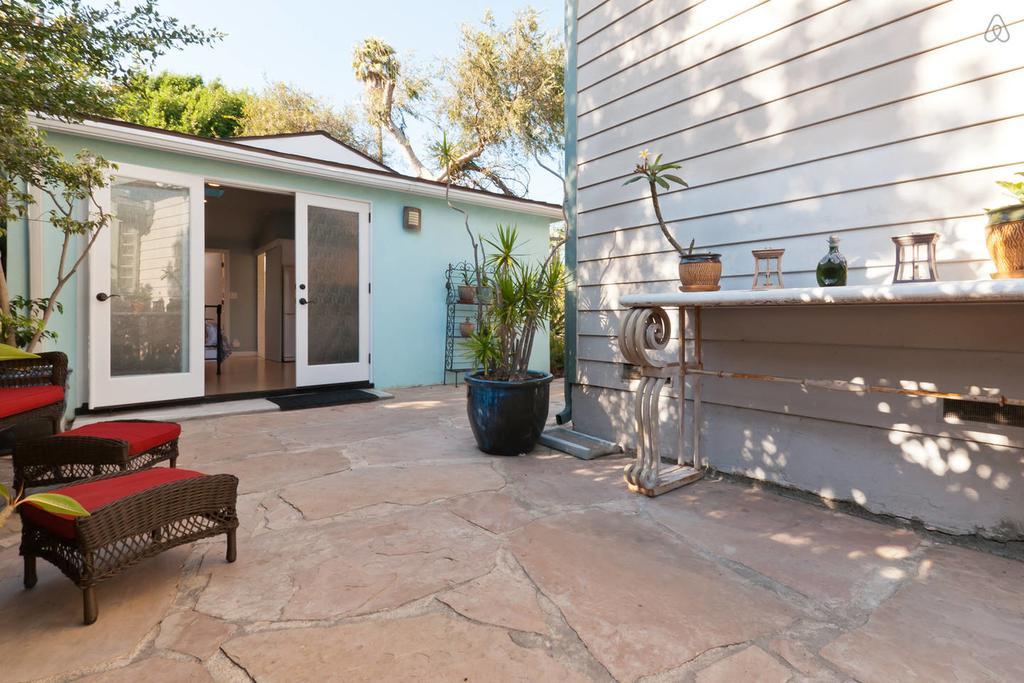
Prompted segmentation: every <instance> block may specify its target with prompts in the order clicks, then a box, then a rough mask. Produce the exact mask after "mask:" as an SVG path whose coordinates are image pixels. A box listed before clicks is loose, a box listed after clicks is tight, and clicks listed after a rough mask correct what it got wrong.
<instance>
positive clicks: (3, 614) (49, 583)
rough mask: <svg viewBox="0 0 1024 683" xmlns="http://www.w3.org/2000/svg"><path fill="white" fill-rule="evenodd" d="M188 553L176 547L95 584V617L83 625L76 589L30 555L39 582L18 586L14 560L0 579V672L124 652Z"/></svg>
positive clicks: (151, 623)
mask: <svg viewBox="0 0 1024 683" xmlns="http://www.w3.org/2000/svg"><path fill="white" fill-rule="evenodd" d="M187 554H188V550H187V549H186V548H176V549H174V550H170V551H168V552H166V553H163V554H162V555H160V556H159V557H156V558H153V559H152V560H151V561H149V562H147V563H146V565H145V570H144V571H128V572H125V573H124V574H121V575H119V576H116V577H114V578H112V579H110V580H109V581H105V582H103V583H101V584H100V585H99V586H97V587H96V595H97V600H98V602H99V616H100V618H99V620H98V621H97V622H96V623H95V624H93V625H92V626H89V627H84V626H82V593H81V591H79V590H78V589H77V588H76V587H75V586H74V584H72V583H71V582H70V581H68V580H67V579H66V578H64V575H63V574H61V573H60V572H59V571H58V570H57V569H56V568H55V567H53V566H52V565H50V564H48V563H46V562H42V561H39V562H37V566H38V574H39V583H37V584H36V586H35V587H34V588H32V589H31V590H24V588H23V587H22V575H21V571H20V569H21V568H20V567H18V570H19V571H17V573H9V574H5V575H4V578H3V580H2V581H0V663H2V664H0V672H2V673H0V678H3V680H5V681H23V680H32V679H36V678H44V677H47V676H55V675H58V674H60V673H62V672H64V671H66V670H68V669H71V670H76V669H84V668H87V667H91V666H96V665H100V664H103V663H106V662H110V661H112V660H117V659H121V658H126V657H129V656H130V655H131V654H132V653H133V652H134V651H135V649H136V648H137V647H139V645H140V644H141V643H142V641H143V639H144V638H145V637H146V635H147V634H148V633H149V632H150V631H151V630H153V629H154V628H155V627H156V626H157V625H158V624H159V623H160V622H161V620H162V619H163V618H164V617H165V615H166V614H167V612H168V610H169V609H170V607H171V604H172V601H173V600H174V596H175V594H176V592H177V588H178V577H179V576H180V573H181V570H182V567H183V566H184V563H185V557H186V556H187Z"/></svg>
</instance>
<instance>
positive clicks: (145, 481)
mask: <svg viewBox="0 0 1024 683" xmlns="http://www.w3.org/2000/svg"><path fill="white" fill-rule="evenodd" d="M202 476H206V475H204V474H203V473H202V472H195V471H193V470H181V469H172V468H169V467H153V468H151V469H148V470H140V471H138V472H132V473H130V474H122V475H119V476H116V477H110V478H108V479H100V480H98V481H87V482H84V483H81V484H71V485H69V486H63V487H61V488H58V489H53V490H52V491H47V493H63V494H64V495H65V496H70V497H72V498H74V499H75V500H76V501H78V503H79V505H81V506H82V507H84V508H85V509H86V510H88V511H89V512H95V511H96V510H98V509H100V508H101V507H103V506H104V505H107V504H109V503H113V502H114V501H115V500H121V499H122V498H127V497H128V496H130V495H132V494H133V493H138V492H139V491H145V490H147V489H151V488H155V487H157V486H160V485H161V484H167V483H169V482H172V481H179V480H181V479H192V478H193V477H202ZM18 510H19V511H20V512H21V515H22V517H24V518H25V519H28V520H29V521H31V522H32V523H33V524H35V525H36V526H40V527H42V528H44V529H46V530H48V531H50V532H52V533H54V534H56V535H57V536H62V537H63V538H67V539H73V538H74V537H75V518H74V517H69V516H68V515H59V514H56V513H52V512H47V511H46V510H43V509H41V508H37V507H36V506H34V505H32V504H31V503H26V504H24V505H22V506H21V507H19V508H18Z"/></svg>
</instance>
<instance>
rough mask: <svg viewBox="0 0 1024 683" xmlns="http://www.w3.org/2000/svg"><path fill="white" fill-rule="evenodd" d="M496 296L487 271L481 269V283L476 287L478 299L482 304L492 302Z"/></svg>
mask: <svg viewBox="0 0 1024 683" xmlns="http://www.w3.org/2000/svg"><path fill="white" fill-rule="evenodd" d="M493 298H494V290H493V289H491V283H490V281H489V280H488V279H487V273H485V272H483V270H481V271H480V284H479V285H477V288H476V300H477V301H479V302H480V303H482V304H490V303H491V301H492V300H493Z"/></svg>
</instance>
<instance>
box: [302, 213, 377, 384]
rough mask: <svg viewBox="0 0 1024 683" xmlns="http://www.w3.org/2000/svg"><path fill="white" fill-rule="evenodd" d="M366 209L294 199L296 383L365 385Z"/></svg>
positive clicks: (367, 375) (367, 334)
mask: <svg viewBox="0 0 1024 683" xmlns="http://www.w3.org/2000/svg"><path fill="white" fill-rule="evenodd" d="M369 222H370V208H369V205H368V204H364V203H361V202H353V201H348V200H343V199H335V198H330V197H317V196H313V195H304V194H299V195H297V196H296V202H295V257H296V259H295V260H296V263H295V280H296V287H295V301H296V303H297V306H296V309H295V313H296V315H295V324H296V353H295V361H296V367H295V376H296V383H297V384H299V385H300V386H310V385H317V384H336V383H343V382H358V381H367V380H369V378H370V357H369V339H370V330H369V327H370V325H369V282H370V280H369V270H370V263H369Z"/></svg>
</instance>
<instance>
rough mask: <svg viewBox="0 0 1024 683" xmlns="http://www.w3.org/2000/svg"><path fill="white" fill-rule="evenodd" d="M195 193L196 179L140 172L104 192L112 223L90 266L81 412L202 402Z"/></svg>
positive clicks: (199, 229) (198, 194)
mask: <svg viewBox="0 0 1024 683" xmlns="http://www.w3.org/2000/svg"><path fill="white" fill-rule="evenodd" d="M202 192H203V190H202V181H201V180H200V179H196V178H192V177H189V176H178V175H176V174H164V173H162V172H157V171H149V172H147V171H146V170H145V169H136V171H135V172H134V173H133V172H131V171H126V170H122V171H120V172H119V173H118V175H117V176H115V177H114V178H113V179H112V182H111V184H110V186H109V187H108V188H106V192H105V195H104V197H103V200H104V201H103V204H105V205H106V207H105V210H106V211H108V212H109V213H110V215H111V219H110V223H109V226H108V227H107V228H105V229H104V231H103V233H101V237H100V239H98V240H97V243H96V245H95V247H94V252H93V253H92V256H91V259H90V284H91V292H90V295H91V296H90V310H91V312H92V313H91V323H92V325H91V329H92V330H94V333H93V334H91V335H90V339H89V343H90V380H91V382H90V391H89V397H90V400H89V402H90V405H92V406H94V407H96V406H104V405H125V404H129V403H137V402H140V401H161V400H167V399H173V398H184V397H189V396H201V395H202V393H203V374H202V373H203V367H202V365H203V364H202V343H203V342H202V329H201V328H202V310H203V308H202V306H203V300H202V294H201V293H202V292H203V257H202V253H203V224H202V208H201V207H202V196H203V195H202ZM197 207H198V208H197ZM197 250H198V254H199V256H198V258H196V255H195V254H196V252H197ZM197 312H198V315H197ZM197 347H198V348H197Z"/></svg>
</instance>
